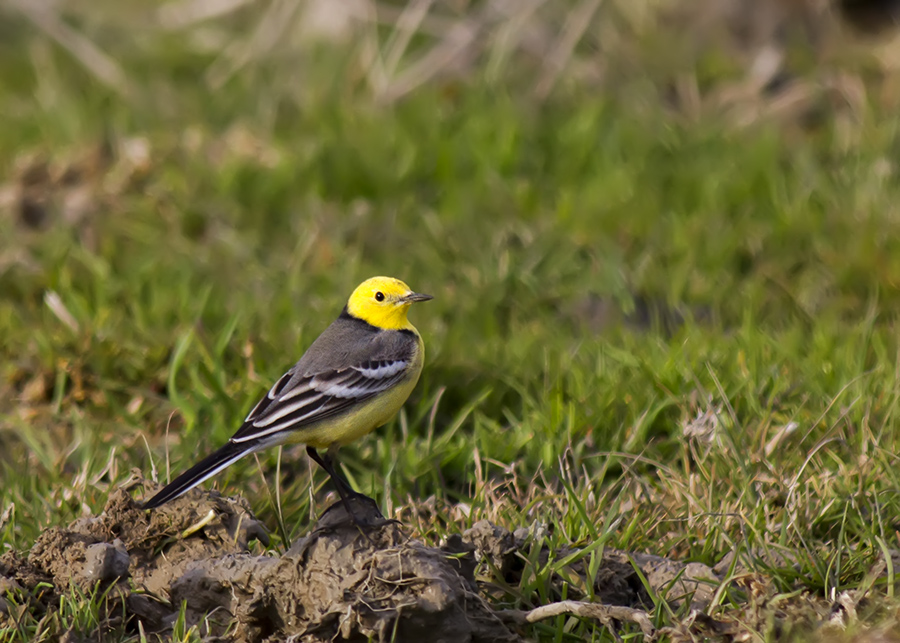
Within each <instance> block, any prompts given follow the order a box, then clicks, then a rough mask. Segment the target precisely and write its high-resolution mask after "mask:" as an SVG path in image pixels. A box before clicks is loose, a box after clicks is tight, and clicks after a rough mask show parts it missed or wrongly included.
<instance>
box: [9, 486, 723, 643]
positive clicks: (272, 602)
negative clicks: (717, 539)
mask: <svg viewBox="0 0 900 643" xmlns="http://www.w3.org/2000/svg"><path fill="white" fill-rule="evenodd" d="M140 483H141V484H143V485H144V486H145V487H146V493H150V492H152V490H153V489H152V487H153V486H154V485H152V484H150V483H145V482H143V481H140ZM354 512H355V513H357V515H360V516H361V517H363V518H365V519H367V520H371V521H379V519H380V525H379V526H377V527H374V528H370V529H367V530H366V533H365V534H364V533H363V532H362V531H361V530H360V529H359V528H357V527H356V526H355V525H354V524H353V522H352V521H351V520H349V517H348V516H347V514H346V512H345V510H344V507H343V506H342V505H340V504H339V503H338V504H337V505H334V506H332V507H330V508H329V509H327V510H326V511H325V512H324V513H323V515H322V517H321V518H320V520H319V521H318V523H317V524H316V525H315V527H314V529H313V530H312V531H310V532H309V533H308V534H307V535H305V536H303V537H302V538H300V539H299V540H297V541H296V542H295V543H294V544H293V546H292V547H291V548H290V550H289V551H287V552H286V553H284V554H283V555H281V556H278V555H274V554H272V553H267V554H265V555H255V554H252V553H250V552H249V551H248V544H249V543H250V542H251V541H252V540H254V539H257V540H260V541H262V542H263V543H266V542H267V540H268V538H267V535H266V530H265V529H264V528H263V526H262V525H261V524H260V523H259V522H258V521H257V519H256V518H255V517H254V515H253V514H252V512H251V511H250V509H249V506H248V504H247V502H246V500H244V499H242V498H236V499H235V498H225V497H222V496H220V495H219V494H218V493H216V492H206V491H200V490H195V491H193V492H191V493H189V494H187V495H186V496H184V497H183V498H180V499H178V500H176V501H173V502H171V503H169V504H168V505H165V506H164V507H162V508H159V509H155V510H152V511H146V510H143V509H141V508H140V506H139V504H138V503H137V502H136V501H135V500H134V499H133V498H132V497H131V495H130V493H129V492H128V491H127V490H125V489H120V490H118V491H117V492H115V493H114V494H113V495H112V496H111V497H110V499H109V501H108V503H107V505H106V507H105V509H104V511H103V512H102V513H101V514H100V515H98V516H91V517H88V518H82V519H79V520H77V521H75V522H73V523H72V524H71V525H69V526H68V527H67V528H51V529H49V530H47V531H46V532H44V533H43V534H42V535H41V536H40V538H39V539H38V540H37V542H35V543H34V546H33V547H32V548H31V550H30V552H27V553H22V554H16V553H8V554H6V555H4V556H3V557H2V558H0V597H2V596H7V597H8V599H10V600H14V601H15V603H16V605H22V604H27V605H28V606H29V608H30V609H33V610H36V611H39V612H40V611H47V610H53V609H56V607H57V606H58V603H59V597H60V595H61V594H63V593H64V592H66V591H68V590H69V589H70V586H71V585H73V584H74V585H76V586H78V587H79V588H81V589H82V590H85V591H97V590H98V589H99V590H101V591H104V592H105V595H106V597H107V598H106V601H107V610H106V613H107V614H108V615H109V618H110V619H114V620H115V619H118V620H117V624H118V625H119V626H121V627H125V628H126V629H128V630H131V631H135V632H138V631H140V630H143V631H144V632H147V633H150V632H156V633H159V634H160V635H162V638H164V639H165V638H167V635H168V634H169V633H171V631H172V626H173V623H174V621H175V619H176V618H177V617H178V614H179V612H180V610H181V609H182V606H184V608H185V615H186V620H187V622H188V624H196V623H200V624H201V625H202V628H203V631H204V634H205V635H207V636H210V637H219V636H221V637H223V638H224V640H235V641H252V642H257V641H260V642H261V641H276V640H284V639H285V638H288V637H290V638H291V640H293V641H297V642H298V643H299V642H306V643H313V642H319V641H322V642H324V641H367V640H376V641H387V640H393V641H401V642H402V641H410V642H412V641H423V640H427V641H429V642H430V643H440V642H448V643H450V642H453V643H460V642H467V641H471V642H484V643H488V642H491V643H494V642H498V643H503V642H510V643H512V642H516V641H522V640H524V638H523V636H524V635H525V634H524V633H525V632H526V629H525V627H526V626H527V624H528V623H532V622H535V621H537V620H540V619H542V618H549V617H551V616H556V615H557V614H560V613H571V614H577V615H580V616H582V617H584V618H594V619H598V620H599V621H600V622H602V623H604V624H605V625H606V626H607V627H610V628H612V629H616V630H619V629H621V627H622V626H623V625H624V624H626V623H630V625H629V627H630V628H631V629H637V628H640V629H641V630H643V632H644V634H645V635H646V636H647V637H648V638H652V637H653V636H654V634H655V633H654V631H653V628H652V625H651V623H650V619H649V618H648V616H647V614H646V613H645V612H644V611H643V609H645V608H649V607H651V606H652V602H651V601H650V599H649V596H648V595H647V593H646V590H645V587H644V585H643V583H642V582H641V580H640V578H639V576H638V574H637V573H636V571H635V569H634V566H633V565H632V563H631V562H630V560H629V558H631V559H632V560H634V561H635V563H636V564H637V566H638V567H639V568H640V569H641V571H642V572H643V574H644V576H645V577H646V579H647V581H648V583H649V585H650V586H651V588H652V589H653V591H654V592H656V593H658V594H659V595H661V596H665V597H667V598H668V599H669V600H670V601H672V602H675V603H677V602H680V601H683V600H689V601H691V607H692V608H699V609H702V608H703V607H704V606H705V605H706V603H708V601H709V600H710V598H711V596H712V588H713V587H714V585H713V584H712V583H715V584H717V583H718V580H719V578H720V577H719V575H718V574H717V573H716V572H715V571H714V570H713V569H711V568H709V567H706V566H705V565H698V564H689V565H684V564H680V563H676V562H673V561H670V560H667V559H665V558H660V557H656V556H648V555H645V554H629V553H626V552H619V551H615V550H609V549H607V550H604V552H603V563H602V565H601V567H600V569H599V571H598V573H597V574H596V576H595V578H594V579H593V584H594V589H595V592H596V597H597V598H598V599H599V602H594V603H587V602H577V601H573V600H568V601H560V602H557V603H554V604H553V605H544V606H539V607H538V608H537V609H535V610H532V611H530V612H525V611H518V610H504V609H499V608H496V607H495V606H493V605H492V603H496V602H497V601H496V600H494V601H492V599H493V598H499V595H498V596H497V597H494V596H492V593H491V592H492V590H491V587H492V586H491V585H490V584H488V583H479V582H476V576H475V572H476V569H477V568H479V565H480V563H482V562H486V563H488V564H489V566H493V568H494V572H493V573H494V574H495V577H496V574H500V575H502V577H503V578H504V579H505V580H507V581H508V582H509V583H511V584H512V585H513V586H514V585H515V584H516V582H517V578H518V575H519V574H520V573H521V571H522V569H523V568H524V564H523V555H521V554H527V553H528V551H529V550H530V549H531V545H530V542H534V541H533V537H534V534H533V530H532V531H528V530H524V529H523V530H518V531H516V532H514V533H511V532H510V531H508V530H506V529H504V528H502V527H498V526H495V525H492V524H489V523H487V522H481V523H478V524H476V525H475V526H474V527H473V528H472V529H470V530H467V531H466V532H464V533H463V534H459V535H454V536H452V537H450V538H449V539H448V540H447V541H446V542H445V543H443V544H442V545H441V546H440V547H432V546H428V545H426V544H423V543H422V542H419V541H417V540H414V539H412V538H410V537H409V535H407V533H406V532H405V530H404V528H403V526H402V525H399V524H398V523H396V522H392V521H384V520H383V519H381V516H380V514H379V513H378V510H377V508H376V507H375V505H374V503H371V504H369V503H367V502H365V501H364V500H355V501H354ZM520 551H521V554H520ZM568 553H571V552H553V556H554V559H555V560H561V559H562V558H563V557H564V556H566V555H567V554H568ZM540 556H541V557H543V558H544V559H545V560H546V559H547V557H549V556H550V552H548V551H546V550H544V551H541V552H540ZM566 573H567V574H569V575H570V577H571V575H573V574H574V575H578V576H580V577H581V578H584V575H585V573H586V570H585V568H584V566H583V565H582V564H581V563H580V562H576V563H574V564H572V565H570V566H569V567H568V568H567V569H566ZM568 598H570V599H572V598H575V599H577V598H578V597H577V596H575V597H573V596H572V593H571V592H570V594H569V596H568ZM8 599H7V598H0V620H2V619H3V618H8V616H9V609H10V607H11V605H12V604H11V603H9V602H8ZM4 613H5V614H6V615H5V616H4ZM111 625H116V623H111Z"/></svg>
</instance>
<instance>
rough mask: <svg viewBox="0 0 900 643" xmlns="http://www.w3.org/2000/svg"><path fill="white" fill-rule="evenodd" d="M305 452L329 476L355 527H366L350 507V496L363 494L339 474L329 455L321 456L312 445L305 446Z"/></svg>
mask: <svg viewBox="0 0 900 643" xmlns="http://www.w3.org/2000/svg"><path fill="white" fill-rule="evenodd" d="M306 453H307V454H308V455H309V457H310V458H312V459H313V462H315V463H316V464H318V465H319V466H320V467H322V468H323V469H325V473H327V474H328V477H329V478H331V481H332V482H333V483H334V486H335V489H336V490H337V492H338V495H339V496H340V497H341V502H342V503H344V509H346V510H347V514H348V515H349V516H350V517H351V518H352V519H353V522H354V523H356V526H357V527H368V526H369V525H368V523H367V522H364V521H361V520H360V519H359V518H358V517H357V515H356V514H355V513H353V509H352V508H351V507H350V498H354V497H357V496H363V497H365V496H364V495H363V494H361V493H359V492H358V491H354V490H353V487H351V486H350V483H349V482H347V481H346V480H345V479H344V477H343V476H342V475H340V474H339V473H338V472H337V471H336V470H335V468H334V465H333V462H332V459H331V456H330V455H328V454H326V455H325V457H324V458H323V457H322V456H320V455H319V452H318V451H316V450H315V449H314V448H313V447H311V446H307V447H306Z"/></svg>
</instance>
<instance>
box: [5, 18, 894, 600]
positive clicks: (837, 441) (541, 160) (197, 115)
mask: <svg viewBox="0 0 900 643" xmlns="http://www.w3.org/2000/svg"><path fill="white" fill-rule="evenodd" d="M847 4H848V7H849V8H848V9H847V12H849V13H847V14H846V15H844V16H842V15H841V14H840V12H839V11H838V8H837V7H828V6H823V5H822V3H813V2H808V3H804V2H775V1H772V2H758V3H743V4H741V3H729V2H724V1H722V2H704V3H684V2H674V1H672V2H662V1H660V2H649V1H636V0H632V1H630V2H626V1H624V0H623V1H620V2H613V1H609V2H599V1H589V0H586V1H583V2H558V3H550V2H540V1H533V2H523V3H507V2H500V1H499V0H496V1H487V0H485V1H483V2H468V1H466V0H456V1H454V2H447V3H430V2H411V3H409V4H405V3H399V2H371V1H367V0H356V1H353V2H346V3H333V2H327V1H325V0H320V1H317V2H314V1H312V0H310V1H307V2H288V1H286V0H272V1H269V2H252V3H251V2H242V1H241V0H232V1H230V2H226V1H224V0H218V1H213V0H173V1H171V2H166V3H138V2H99V1H96V0H94V1H90V2H89V1H87V0H80V1H73V2H66V3H61V2H49V1H48V2H29V1H28V0H7V1H6V2H4V3H3V4H0V70H2V72H0V73H2V79H3V82H2V84H0V114H2V115H3V121H4V122H3V126H2V127H0V179H2V185H0V356H2V359H0V447H2V449H0V467H2V469H0V476H2V477H0V513H2V516H3V517H2V518H0V534H2V538H3V545H4V547H6V548H17V549H22V548H27V547H28V546H30V543H31V542H33V540H34V538H35V536H36V535H37V534H38V533H39V532H40V531H41V530H42V529H44V528H46V527H47V526H50V525H57V524H64V523H66V522H68V521H70V520H71V519H73V518H76V517H78V516H81V515H84V514H85V513H87V512H91V511H94V512H95V511H98V510H100V508H101V507H102V506H103V503H104V501H105V499H106V497H107V495H108V493H109V491H110V489H111V488H113V487H114V486H116V485H117V484H119V483H121V482H123V481H124V480H125V479H126V478H128V476H129V475H130V471H131V469H132V468H133V467H137V468H140V469H141V471H143V473H144V474H145V475H147V476H151V475H155V476H157V477H158V478H159V479H161V480H165V478H166V475H167V462H168V463H169V466H170V467H171V473H172V474H175V473H177V471H178V470H181V469H183V468H185V467H186V466H187V465H188V464H189V463H191V462H192V461H193V460H195V459H196V458H197V457H198V456H199V455H200V454H201V453H205V452H207V451H211V450H212V449H213V448H215V447H216V446H217V445H219V444H221V443H223V442H224V441H225V440H227V438H228V437H229V436H230V435H231V433H232V432H233V431H234V430H235V429H236V427H237V426H239V423H240V420H241V419H242V418H243V416H244V415H245V414H246V412H247V411H248V409H249V408H250V407H251V406H252V404H253V403H254V402H255V400H256V398H257V397H258V396H260V395H261V394H262V393H263V392H264V391H265V390H266V389H267V387H268V386H269V385H270V384H271V382H273V381H274V380H275V379H276V378H277V377H278V376H279V375H280V374H281V373H282V372H283V371H284V370H285V369H286V368H288V367H289V366H290V365H291V364H292V363H293V362H294V361H295V360H296V359H297V358H298V357H299V356H300V354H301V353H302V351H303V350H304V349H305V348H306V347H307V346H308V344H309V343H310V342H311V341H312V340H313V339H314V338H315V336H316V335H317V334H318V333H319V332H320V331H321V330H322V329H323V328H324V327H325V326H327V324H328V323H330V321H331V320H332V319H333V318H334V317H335V316H336V315H337V314H338V312H339V311H340V309H341V307H342V305H343V304H344V301H345V299H346V297H347V296H348V294H349V293H350V291H351V290H352V288H353V287H354V286H355V285H356V284H357V283H358V282H360V281H362V280H363V279H365V278H367V277H369V276H372V275H375V274H387V275H392V276H396V277H399V278H401V279H404V280H405V281H407V282H408V283H409V284H410V285H411V286H412V287H413V288H414V289H416V290H419V291H423V292H428V293H431V294H433V295H435V300H434V301H433V302H430V303H429V304H427V305H426V306H422V307H417V308H416V309H415V310H414V311H413V319H412V321H413V323H415V324H416V325H417V327H418V328H419V330H420V331H421V333H422V335H423V336H424V338H425V342H426V346H427V363H426V367H425V371H424V374H423V376H422V379H421V382H420V384H419V386H418V388H417V390H416V391H415V392H414V394H413V396H412V398H411V399H410V402H409V403H408V404H407V406H406V408H405V410H404V412H403V413H402V414H401V416H400V418H399V420H398V421H396V422H393V423H392V424H390V425H389V426H387V427H385V428H383V429H381V430H379V431H378V432H377V433H376V434H374V435H373V436H371V437H369V438H366V439H365V440H362V441H360V442H359V444H358V445H355V446H353V447H351V448H348V449H345V450H344V451H342V463H343V466H344V469H345V471H346V473H347V475H348V476H349V477H350V478H351V480H352V482H353V483H354V484H355V485H356V486H357V487H358V488H359V489H360V490H362V491H364V492H366V493H369V494H372V495H373V496H374V497H375V498H376V499H377V500H378V501H379V503H380V504H381V505H382V506H383V508H384V509H385V511H386V512H390V513H392V514H394V515H398V516H401V517H404V516H406V517H408V516H409V515H410V512H411V513H413V514H415V515H416V516H417V519H416V521H415V524H414V527H415V530H416V532H417V533H418V534H419V535H421V536H423V537H426V538H437V537H439V536H440V535H442V534H444V533H446V532H447V531H458V530H460V529H462V528H465V527H466V526H467V525H470V524H472V523H473V522H474V521H476V520H478V519H479V518H483V517H488V518H491V519H492V520H495V521H498V522H501V523H504V524H506V525H507V526H512V527H515V526H517V525H521V524H528V523H530V522H532V521H534V520H542V521H549V522H552V523H555V524H558V525H561V526H562V531H561V532H558V533H557V537H559V538H560V540H561V541H569V542H574V541H578V540H579V539H582V538H587V537H590V536H591V534H594V536H596V529H598V526H599V525H613V524H615V529H613V528H610V533H609V535H608V537H609V538H611V541H610V542H611V543H613V544H615V545H617V546H620V547H623V548H626V549H630V550H647V551H652V552H653V553H658V554H661V555H673V556H678V557H681V558H690V559H693V560H701V561H703V562H707V563H713V562H715V561H717V560H718V559H719V558H721V556H722V555H724V554H725V553H727V552H729V551H732V550H733V549H734V548H735V547H737V546H739V545H740V546H746V547H748V548H750V547H757V546H760V547H769V546H773V547H774V546H777V547H783V548H789V549H791V550H792V551H795V552H797V555H798V556H799V557H800V559H801V560H802V563H801V570H800V571H798V570H797V569H796V568H794V567H790V566H785V568H784V569H781V570H780V571H778V573H777V574H776V578H777V579H778V580H777V584H778V587H779V588H780V589H784V590H788V589H791V588H794V587H797V586H798V583H799V586H801V587H804V588H806V589H809V590H811V591H813V592H816V593H819V594H820V595H826V594H827V593H828V592H830V591H832V590H834V589H835V588H837V589H840V588H846V587H858V586H859V584H860V583H862V582H863V579H864V578H866V570H867V569H868V568H869V565H870V564H871V563H872V561H873V560H874V558H876V557H877V556H880V555H881V552H883V551H884V550H885V548H888V547H897V546H898V543H897V542H896V541H897V536H896V533H897V532H896V530H897V529H898V524H897V518H896V517H897V515H898V510H900V506H898V500H897V494H896V490H897V482H898V475H897V472H896V471H897V463H896V455H895V454H896V453H897V447H898V435H897V430H896V412H897V410H898V394H900V390H898V386H897V369H898V348H900V346H898V342H897V328H896V314H897V311H898V309H900V293H898V289H897V284H898V281H900V235H898V232H900V205H898V204H900V182H898V180H897V175H898V168H897V165H896V162H897V150H898V131H897V129H898V122H900V121H898V120H897V118H896V113H897V106H898V102H900V84H898V82H897V78H896V72H895V70H896V68H897V65H898V63H900V50H898V47H897V46H895V44H894V41H893V40H892V35H891V34H890V33H889V32H887V33H886V32H878V33H871V32H869V31H865V30H864V29H866V28H868V27H870V26H871V25H872V24H878V23H879V21H882V22H883V21H886V20H888V19H890V14H878V15H881V16H882V17H881V18H878V19H877V20H875V23H872V21H871V19H870V17H871V16H870V14H869V13H866V12H865V10H864V7H862V4H861V3H857V4H858V5H859V6H856V7H853V6H849V5H850V4H853V3H847ZM887 10H888V11H889V10H890V7H887ZM871 15H876V14H871ZM847 17H848V18H849V21H848V20H845V18H847ZM861 29H863V31H860V30H861ZM277 458H278V453H277V452H275V451H273V452H271V453H265V454H260V463H261V465H262V466H261V467H257V466H256V464H255V463H254V462H253V461H252V459H248V460H247V461H246V462H243V463H241V464H240V465H237V466H235V467H232V468H231V469H230V470H229V471H227V472H226V473H223V474H222V475H220V476H218V478H217V479H216V480H215V482H214V483H212V484H213V485H214V486H217V487H218V488H220V489H222V490H223V491H224V492H226V493H228V494H233V493H242V494H244V495H246V496H247V497H248V498H249V499H250V501H251V504H252V505H253V506H254V508H255V509H257V511H258V512H259V514H260V515H261V516H262V518H263V519H264V520H265V521H268V523H269V524H270V525H272V524H273V523H274V522H275V520H276V519H275V516H276V512H275V511H274V507H273V504H274V502H275V500H274V496H273V495H272V493H271V488H272V487H274V485H280V486H281V487H282V491H281V502H282V510H283V515H284V523H285V524H286V527H283V530H284V535H285V537H289V536H292V535H296V534H297V533H299V532H301V531H303V530H305V528H306V526H307V525H308V523H309V519H310V516H311V515H312V513H311V512H316V511H320V510H321V508H322V506H323V505H322V503H323V502H324V499H325V494H326V493H327V488H323V485H324V480H323V477H322V476H320V475H319V474H318V473H317V474H315V480H316V486H315V488H314V491H315V493H312V494H311V493H310V491H309V473H308V472H309V471H310V469H309V467H308V464H307V461H306V458H305V455H304V454H303V452H302V449H295V450H288V451H286V452H285V454H284V455H283V457H282V462H281V477H280V478H278V477H277V476H276V474H275V466H274V464H275V462H276V459H277ZM261 472H262V473H261ZM264 480H265V481H266V483H265V484H264ZM266 485H268V491H267V486H266ZM207 486H209V485H207ZM614 519H615V520H614ZM848 543H852V546H851V545H849V544H848Z"/></svg>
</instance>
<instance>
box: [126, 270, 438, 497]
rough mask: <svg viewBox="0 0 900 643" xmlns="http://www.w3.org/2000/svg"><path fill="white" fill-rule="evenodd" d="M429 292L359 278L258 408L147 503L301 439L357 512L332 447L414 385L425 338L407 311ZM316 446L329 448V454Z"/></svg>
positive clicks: (387, 413) (359, 431)
mask: <svg viewBox="0 0 900 643" xmlns="http://www.w3.org/2000/svg"><path fill="white" fill-rule="evenodd" d="M431 298H432V297H431V295H422V294H419V293H416V292H413V291H412V290H410V288H409V286H407V285H406V284H405V283H403V282H402V281H400V280H399V279H392V278H390V277H372V278H371V279H367V280H366V281H364V282H363V283H361V284H360V285H359V286H358V287H357V288H356V290H354V291H353V294H352V295H350V299H349V301H348V302H347V305H346V306H345V307H344V310H343V311H342V312H341V314H340V316H339V317H338V318H337V319H336V320H335V321H334V323H332V324H331V326H329V327H328V328H326V329H325V331H324V332H323V333H322V334H321V335H319V337H318V338H317V339H316V341H314V342H313V343H312V345H311V346H310V347H309V349H308V350H307V351H306V353H305V354H304V355H303V357H301V358H300V361H299V362H297V363H296V364H294V366H293V368H291V369H290V370H289V371H288V372H287V373H285V374H284V375H282V376H281V379H279V380H278V381H277V382H276V383H275V385H274V386H273V387H272V388H271V389H269V392H268V393H267V394H266V396H265V397H263V398H262V399H261V400H260V401H259V403H258V404H257V405H256V406H255V407H253V410H252V411H250V415H248V416H247V419H245V420H244V423H243V424H242V425H241V428H239V429H238V430H237V433H235V434H234V435H233V436H231V439H230V440H229V441H228V443H227V444H226V445H225V446H223V447H222V448H221V449H219V450H218V451H216V452H215V453H213V454H212V455H209V456H207V457H206V458H204V459H203V460H201V461H200V462H198V463H197V464H195V465H194V466H193V467H191V468H190V469H188V470H187V471H185V472H184V473H182V474H181V475H180V476H178V477H177V478H175V479H174V480H173V481H172V482H170V483H169V484H168V485H166V486H165V487H164V488H163V489H162V491H160V492H159V493H157V494H156V495H155V496H153V497H152V498H150V500H149V501H147V502H146V503H145V504H144V507H145V508H147V509H152V508H153V507H159V506H160V505H161V504H163V503H165V502H168V501H169V500H172V499H174V498H177V497H179V496H181V495H182V494H184V493H186V492H187V491H189V490H191V489H193V488H194V487H195V486H197V485H198V484H200V483H201V482H203V481H204V480H206V479H207V478H210V477H211V476H214V475H216V474H217V473H219V472H220V471H221V470H222V469H224V468H225V467H227V466H229V465H230V464H232V463H234V462H236V461H238V460H240V459H241V458H243V457H244V456H245V455H248V454H250V453H253V452H254V451H259V450H260V449H264V448H266V447H270V446H274V445H277V444H285V443H301V444H306V451H307V453H308V454H309V457H311V458H312V459H313V460H314V461H315V462H317V463H318V464H319V465H320V466H321V467H322V468H323V469H325V471H326V472H327V473H328V475H329V476H330V477H331V479H332V480H333V481H334V484H335V486H336V487H337V490H338V494H339V495H340V497H341V499H342V500H343V502H344V504H345V506H346V507H347V510H348V513H350V514H351V515H352V511H350V507H349V505H348V504H347V497H348V496H350V495H354V494H355V492H354V491H353V489H351V488H350V485H349V483H347V481H346V480H344V478H343V477H341V476H340V475H338V473H337V472H336V471H335V469H334V467H333V456H334V452H335V451H336V449H337V447H338V446H340V445H342V444H346V443H348V442H351V441H353V440H355V439H357V438H359V437H362V436H364V435H366V434H367V433H369V432H370V431H372V430H374V429H376V428H378V427H379V426H381V425H383V424H385V423H386V422H387V421H388V420H390V419H391V418H392V417H393V416H394V414H395V413H397V411H399V410H400V407H401V406H403V403H404V402H405V401H406V398H407V397H409V394H410V393H411V392H412V390H413V388H415V386H416V382H417V381H418V380H419V374H420V373H421V372H422V362H423V361H424V357H425V344H424V343H423V342H422V338H421V337H420V336H419V333H418V331H416V329H415V327H414V326H413V325H412V324H410V323H409V320H408V319H407V318H406V314H407V311H408V310H409V307H410V305H411V304H413V303H414V302H417V301H427V300H429V299H431ZM316 449H327V451H326V454H325V457H324V458H323V457H322V456H321V455H319V453H318V451H316Z"/></svg>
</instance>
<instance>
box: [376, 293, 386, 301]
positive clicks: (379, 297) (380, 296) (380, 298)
mask: <svg viewBox="0 0 900 643" xmlns="http://www.w3.org/2000/svg"><path fill="white" fill-rule="evenodd" d="M375 301H384V293H383V292H376V293H375Z"/></svg>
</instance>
